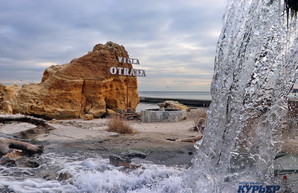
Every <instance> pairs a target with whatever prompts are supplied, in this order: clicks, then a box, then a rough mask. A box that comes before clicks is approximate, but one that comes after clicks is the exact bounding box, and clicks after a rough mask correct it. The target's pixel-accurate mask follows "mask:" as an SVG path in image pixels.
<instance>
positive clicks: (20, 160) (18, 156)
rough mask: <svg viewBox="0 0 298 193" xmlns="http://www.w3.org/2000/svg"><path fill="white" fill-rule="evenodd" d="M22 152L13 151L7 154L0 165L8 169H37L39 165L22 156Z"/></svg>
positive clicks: (0, 161)
mask: <svg viewBox="0 0 298 193" xmlns="http://www.w3.org/2000/svg"><path fill="white" fill-rule="evenodd" d="M22 154H23V153H22V151H20V150H13V151H11V152H9V153H7V154H5V155H4V156H3V157H1V159H0V165H4V166H7V167H15V166H18V167H29V168H37V167H38V166H39V164H38V163H37V162H35V161H32V160H30V159H29V158H27V157H24V156H22Z"/></svg>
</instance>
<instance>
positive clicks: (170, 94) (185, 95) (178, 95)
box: [138, 90, 211, 100]
mask: <svg viewBox="0 0 298 193" xmlns="http://www.w3.org/2000/svg"><path fill="white" fill-rule="evenodd" d="M138 92H139V96H140V97H153V98H173V99H196V100H211V93H210V91H152V90H151V91H140V90H139V91H138Z"/></svg>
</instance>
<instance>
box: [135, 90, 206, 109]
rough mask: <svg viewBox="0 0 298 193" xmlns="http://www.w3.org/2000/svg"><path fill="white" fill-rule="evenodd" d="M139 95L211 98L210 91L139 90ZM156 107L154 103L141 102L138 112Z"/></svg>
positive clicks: (197, 98) (166, 97)
mask: <svg viewBox="0 0 298 193" xmlns="http://www.w3.org/2000/svg"><path fill="white" fill-rule="evenodd" d="M139 96H140V97H150V98H165V99H196V100H211V94H210V92H209V91H139ZM156 108H159V107H158V106H157V105H156V104H154V103H145V102H140V103H139V104H138V106H137V108H136V112H141V111H142V110H146V109H156Z"/></svg>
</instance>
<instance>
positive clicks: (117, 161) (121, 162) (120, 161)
mask: <svg viewBox="0 0 298 193" xmlns="http://www.w3.org/2000/svg"><path fill="white" fill-rule="evenodd" d="M109 159H110V164H113V165H114V166H116V167H119V166H122V167H125V168H129V169H136V168H139V167H140V165H137V164H133V163H131V160H130V159H129V158H127V157H123V156H119V155H110V156H109Z"/></svg>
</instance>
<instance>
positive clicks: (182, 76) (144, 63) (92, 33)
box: [0, 0, 226, 91]
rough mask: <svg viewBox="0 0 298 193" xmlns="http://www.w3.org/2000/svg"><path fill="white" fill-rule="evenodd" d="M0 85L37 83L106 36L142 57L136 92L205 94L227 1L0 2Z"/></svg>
mask: <svg viewBox="0 0 298 193" xmlns="http://www.w3.org/2000/svg"><path fill="white" fill-rule="evenodd" d="M0 5H1V6H0V83H2V84H13V83H16V84H19V85H21V84H27V83H30V82H34V83H38V82H40V81H41V78H42V74H43V71H44V70H45V69H46V68H47V67H48V66H50V65H56V64H65V63H69V62H70V61H71V60H72V59H74V58H78V57H81V56H83V55H85V54H86V53H88V51H91V50H92V49H93V47H94V46H95V45H96V44H105V43H106V42H108V41H112V42H115V43H117V44H120V45H123V46H124V47H125V49H126V50H127V51H128V53H129V56H130V57H131V58H137V59H139V61H140V64H141V65H140V66H134V68H141V69H144V70H145V71H146V75H147V76H146V77H138V86H139V90H141V91H151V90H162V91H163V90H164V91H166V90H168V91H209V90H210V83H211V79H212V75H213V66H214V57H215V52H216V44H217V40H218V37H219V35H220V32H221V28H222V17H223V14H224V12H225V6H226V0H46V1H41V0H0Z"/></svg>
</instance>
